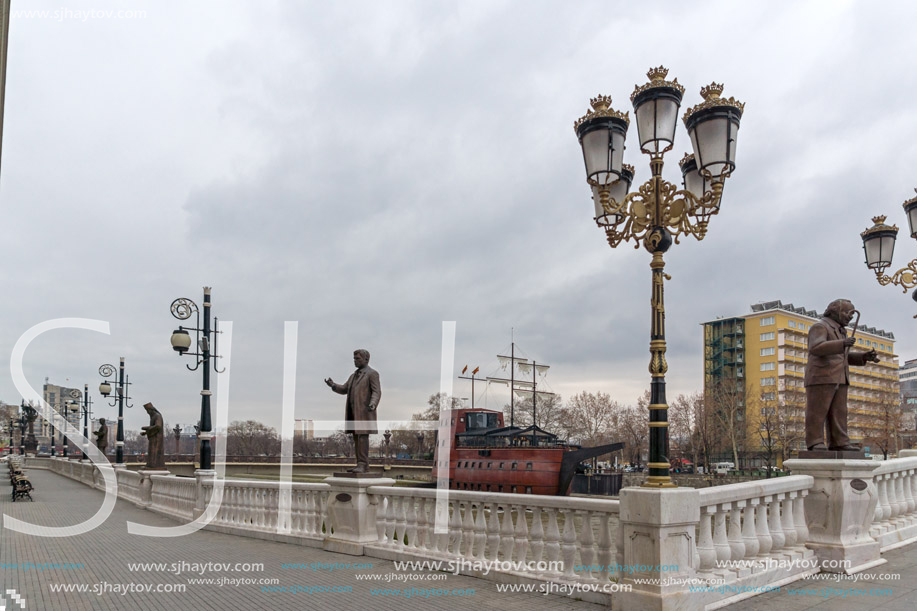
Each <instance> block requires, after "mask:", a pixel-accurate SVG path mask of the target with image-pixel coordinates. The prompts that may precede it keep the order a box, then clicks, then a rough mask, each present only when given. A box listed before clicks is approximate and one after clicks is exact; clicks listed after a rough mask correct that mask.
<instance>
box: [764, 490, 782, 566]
mask: <svg viewBox="0 0 917 611" xmlns="http://www.w3.org/2000/svg"><path fill="white" fill-rule="evenodd" d="M784 496H785V495H784V494H783V493H780V494H777V495H774V496H773V497H772V498H773V500H772V501H771V502H770V504H769V506H768V508H767V509H768V513H769V521H768V524H767V526H768V528H769V529H770V531H771V541H772V545H771V553H774V552H776V551H779V550H781V549H783V544H784V543H785V542H786V536H784V534H783V524H782V522H781V517H780V502H781V501H782V500H783V497H784Z"/></svg>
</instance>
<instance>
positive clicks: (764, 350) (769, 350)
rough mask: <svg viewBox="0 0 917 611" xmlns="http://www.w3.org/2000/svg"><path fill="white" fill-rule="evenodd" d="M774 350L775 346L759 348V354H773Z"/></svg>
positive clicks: (775, 350)
mask: <svg viewBox="0 0 917 611" xmlns="http://www.w3.org/2000/svg"><path fill="white" fill-rule="evenodd" d="M776 352H777V349H776V348H761V356H774V354H775V353H776Z"/></svg>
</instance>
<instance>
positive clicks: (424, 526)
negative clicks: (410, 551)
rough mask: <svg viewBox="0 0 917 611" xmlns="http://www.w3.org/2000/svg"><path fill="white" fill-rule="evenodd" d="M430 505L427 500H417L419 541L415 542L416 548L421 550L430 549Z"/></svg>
mask: <svg viewBox="0 0 917 611" xmlns="http://www.w3.org/2000/svg"><path fill="white" fill-rule="evenodd" d="M429 504H430V503H428V502H427V499H425V498H419V499H417V540H416V541H415V542H414V547H415V548H416V549H420V550H427V549H430V547H429V540H430V539H429V522H428V520H427V507H428V506H429Z"/></svg>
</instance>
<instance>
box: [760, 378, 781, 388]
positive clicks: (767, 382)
mask: <svg viewBox="0 0 917 611" xmlns="http://www.w3.org/2000/svg"><path fill="white" fill-rule="evenodd" d="M776 383H777V378H761V386H773V385H774V384H776Z"/></svg>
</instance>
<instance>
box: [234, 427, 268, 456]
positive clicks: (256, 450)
mask: <svg viewBox="0 0 917 611" xmlns="http://www.w3.org/2000/svg"><path fill="white" fill-rule="evenodd" d="M226 454H227V455H229V456H277V455H279V454H280V437H279V436H278V435H277V431H276V430H275V429H274V428H273V427H268V426H265V425H264V424H262V423H260V422H258V421H257V420H245V421H244V422H243V421H241V420H235V421H233V422H232V423H230V425H229V427H228V428H227V429H226Z"/></svg>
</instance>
